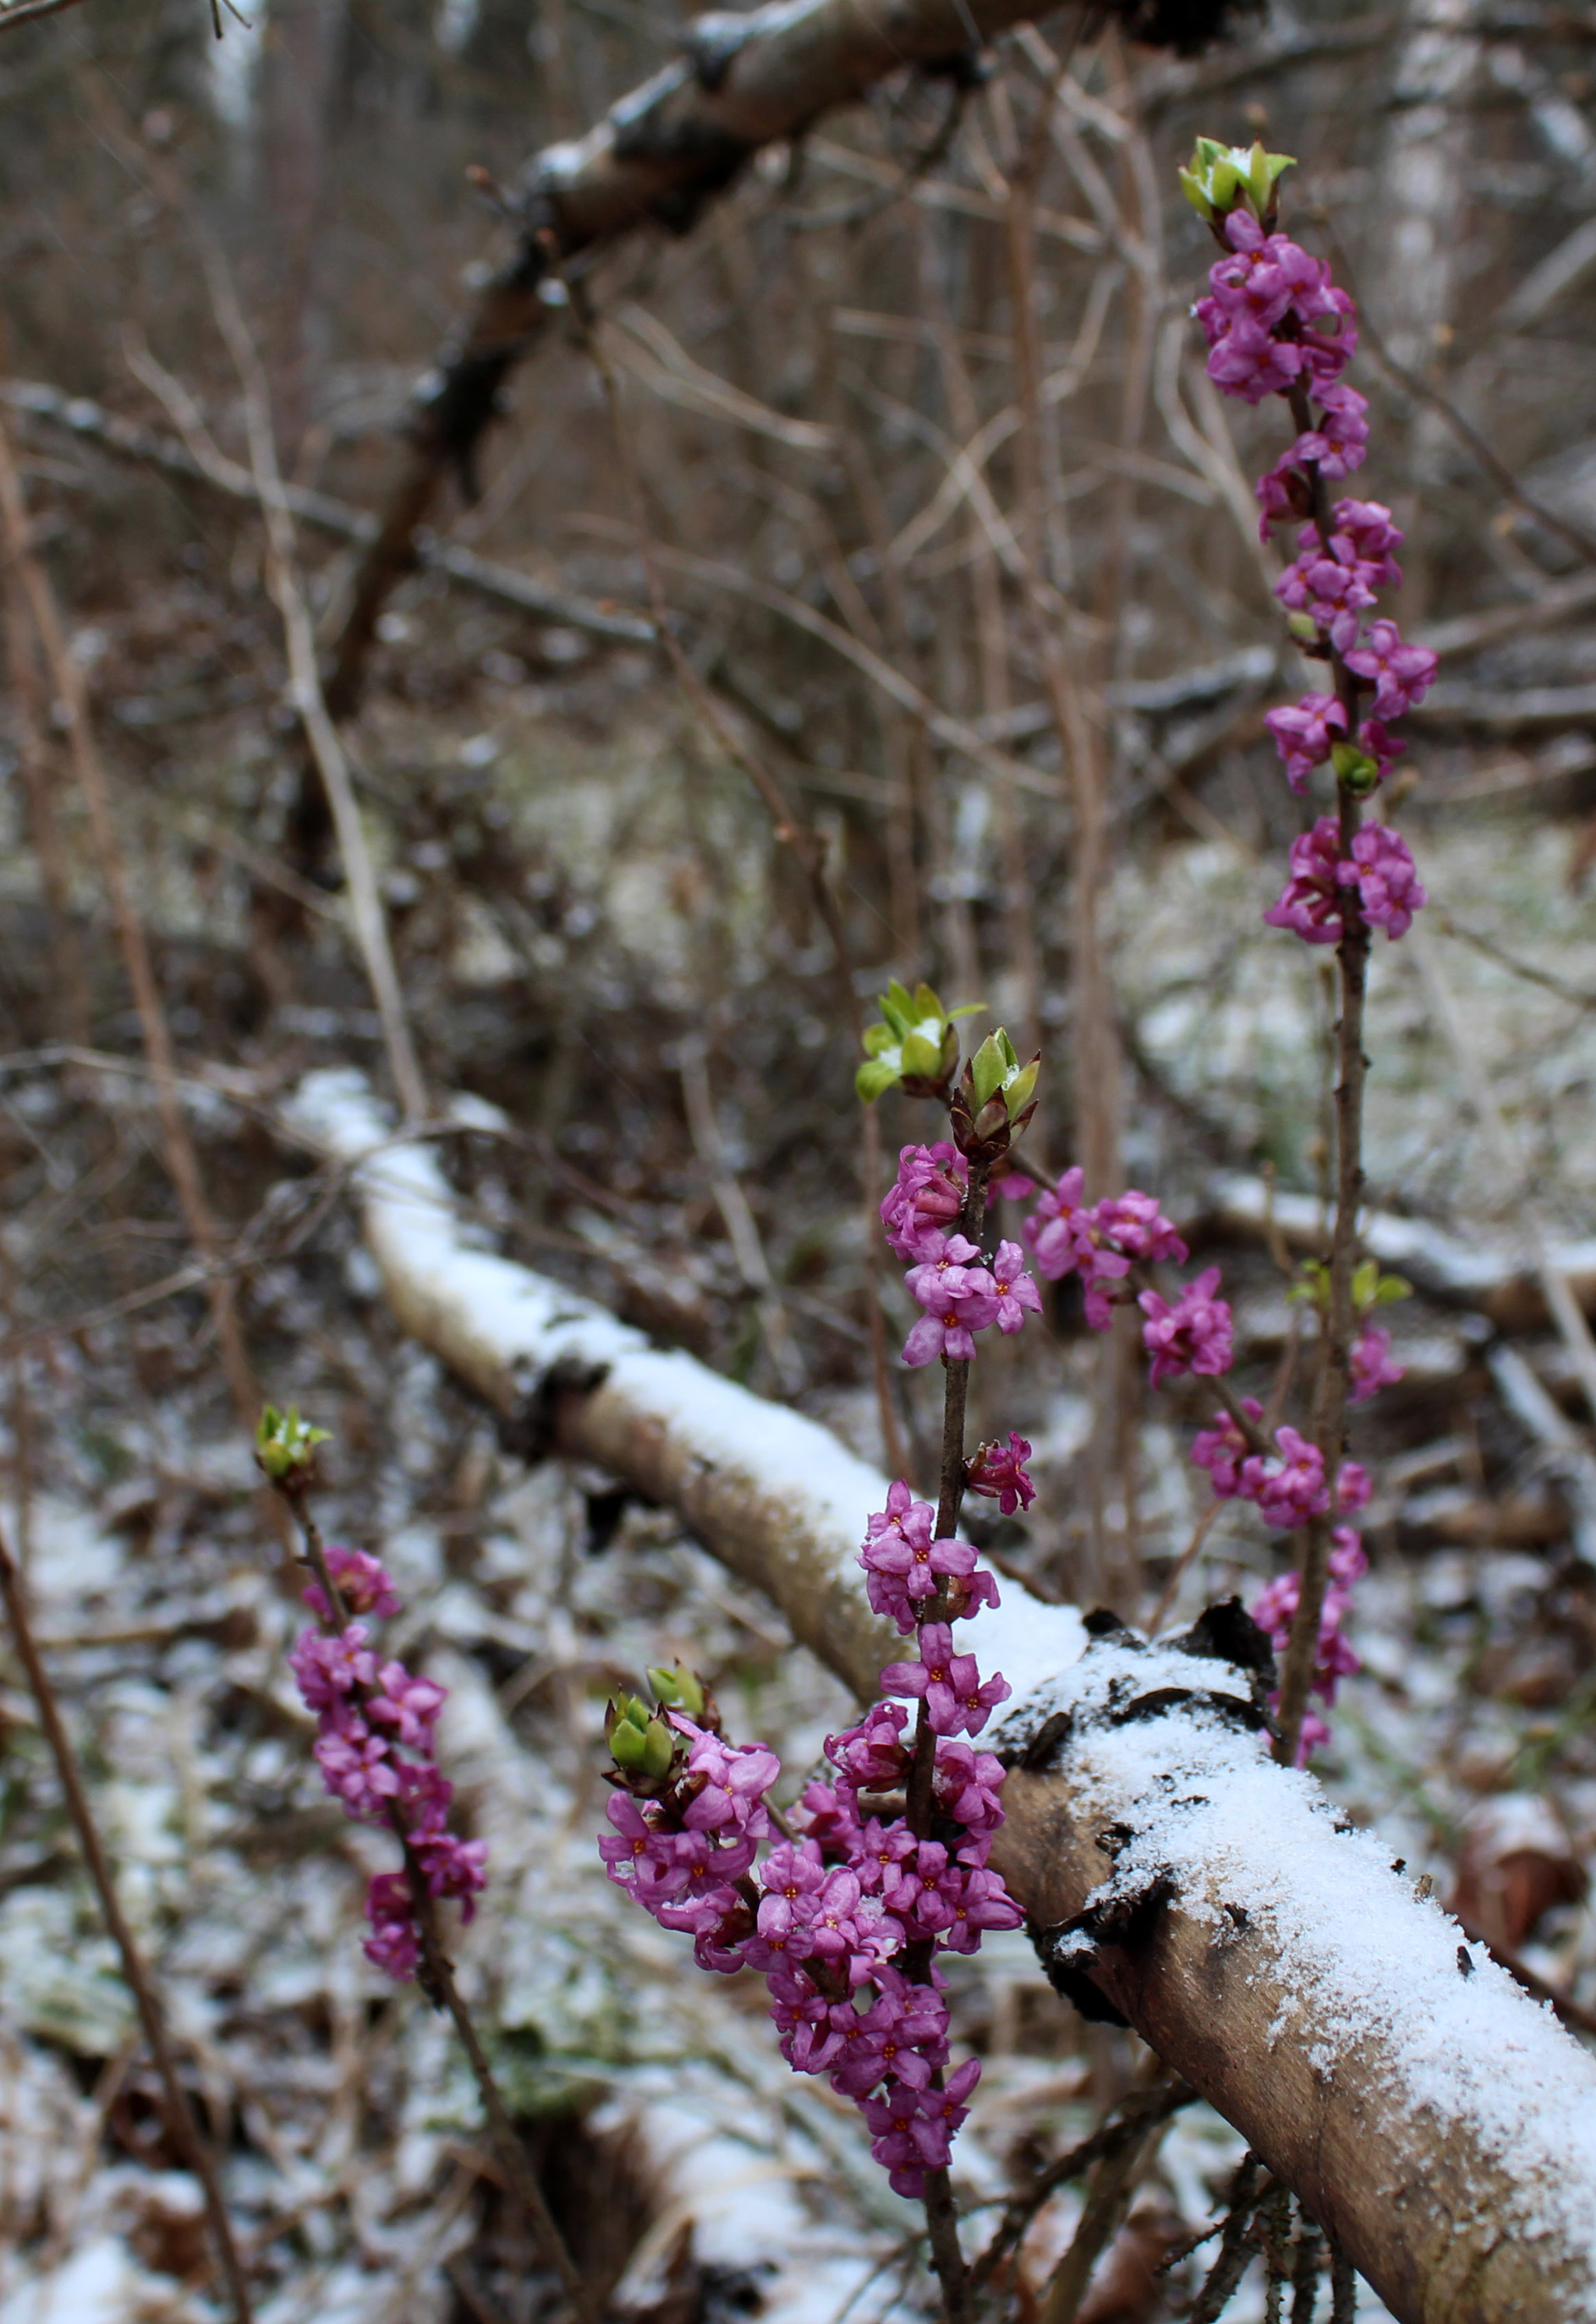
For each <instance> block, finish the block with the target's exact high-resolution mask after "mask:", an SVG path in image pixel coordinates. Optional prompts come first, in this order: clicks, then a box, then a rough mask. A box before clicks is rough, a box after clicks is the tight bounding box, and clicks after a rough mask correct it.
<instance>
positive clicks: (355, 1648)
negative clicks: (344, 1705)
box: [288, 1622, 377, 1711]
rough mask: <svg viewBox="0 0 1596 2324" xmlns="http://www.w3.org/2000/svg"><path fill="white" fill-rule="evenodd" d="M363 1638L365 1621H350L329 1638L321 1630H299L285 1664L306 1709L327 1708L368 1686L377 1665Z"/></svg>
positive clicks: (327, 1709)
mask: <svg viewBox="0 0 1596 2324" xmlns="http://www.w3.org/2000/svg"><path fill="white" fill-rule="evenodd" d="M365 1637H366V1632H365V1624H364V1622H351V1623H350V1625H349V1627H348V1628H347V1629H346V1630H339V1631H337V1633H335V1635H334V1636H332V1637H327V1636H326V1635H325V1634H324V1633H323V1632H322V1631H320V1630H305V1631H302V1632H301V1633H300V1637H299V1638H298V1639H297V1640H296V1642H295V1644H294V1646H293V1650H292V1652H291V1654H290V1655H289V1658H288V1665H289V1668H290V1669H291V1671H292V1673H293V1674H294V1677H295V1679H296V1680H297V1681H298V1683H299V1689H300V1695H301V1697H302V1698H303V1700H304V1701H305V1703H306V1705H307V1707H308V1708H309V1710H311V1711H330V1710H331V1709H333V1708H334V1706H335V1705H336V1704H337V1703H339V1702H341V1701H344V1699H345V1698H346V1696H348V1695H351V1694H353V1693H354V1692H355V1689H356V1688H357V1687H362V1686H370V1684H371V1683H372V1681H373V1680H374V1677H375V1676H376V1668H377V1665H376V1657H375V1656H374V1655H373V1653H372V1652H371V1649H370V1648H369V1647H368V1646H367V1645H366V1643H365Z"/></svg>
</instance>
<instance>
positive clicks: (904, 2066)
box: [831, 1970, 947, 2098]
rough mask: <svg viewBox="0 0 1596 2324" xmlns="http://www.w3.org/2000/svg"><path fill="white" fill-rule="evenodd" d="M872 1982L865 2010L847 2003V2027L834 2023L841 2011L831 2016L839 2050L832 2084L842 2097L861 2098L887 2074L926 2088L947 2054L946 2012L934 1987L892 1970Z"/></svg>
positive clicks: (915, 2087) (901, 2082)
mask: <svg viewBox="0 0 1596 2324" xmlns="http://www.w3.org/2000/svg"><path fill="white" fill-rule="evenodd" d="M877 1982H878V1988H879V1989H878V1992H877V1997H876V1999H875V2001H874V2002H873V2003H872V2006H871V2007H870V2008H869V2009H867V2010H863V2011H855V2010H853V2008H852V2007H851V2006H850V2007H849V2009H848V2015H849V2016H850V2017H851V2018H853V2024H852V2025H849V2024H846V2023H844V2024H840V2025H838V2024H836V2019H837V2017H838V2016H840V2015H841V2013H840V2011H839V2012H837V2013H836V2014H835V2015H834V2018H833V2024H834V2026H835V2030H836V2032H837V2033H838V2036H839V2039H838V2049H839V2051H840V2052H841V2053H842V2054H841V2056H840V2057H839V2059H838V2061H837V2062H836V2063H835V2065H834V2066H833V2068H832V2074H831V2086H832V2088H833V2089H835V2090H837V2091H839V2092H840V2093H841V2095H842V2096H843V2097H844V2098H864V2097H865V2096H866V2095H867V2094H868V2093H869V2092H870V2091H871V2090H872V2089H874V2088H875V2086H876V2084H877V2083H878V2082H880V2081H881V2080H882V2079H883V2077H885V2076H888V2075H890V2076H891V2077H893V2078H894V2080H897V2081H898V2083H899V2085H900V2086H901V2087H902V2088H904V2089H910V2090H918V2089H927V2088H928V2086H929V2084H930V2080H931V2077H932V2074H933V2073H934V2072H935V2071H936V2068H937V2067H938V2066H939V2065H941V2064H942V2063H943V2062H944V2061H945V2060H946V2056H947V2010H946V2007H945V2006H944V2004H943V2002H942V2000H941V1997H939V1996H938V1995H937V1994H936V1992H935V1991H934V1990H933V1988H932V1987H930V1986H928V1985H911V1984H909V1981H908V1979H907V1978H903V1977H900V1976H899V1975H898V1974H897V1973H896V1972H895V1971H892V1970H887V1971H885V1972H884V1973H883V1975H882V1977H881V1978H879V1979H878V1980H877Z"/></svg>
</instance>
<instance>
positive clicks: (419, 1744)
mask: <svg viewBox="0 0 1596 2324" xmlns="http://www.w3.org/2000/svg"><path fill="white" fill-rule="evenodd" d="M377 1684H378V1685H379V1687H380V1688H381V1690H382V1691H381V1692H380V1693H377V1694H374V1695H373V1696H372V1697H371V1699H370V1700H369V1701H368V1702H367V1704H366V1711H367V1713H368V1715H369V1716H370V1717H371V1718H373V1719H374V1720H377V1722H378V1724H379V1725H381V1726H383V1727H392V1728H393V1729H396V1730H397V1733H398V1738H399V1740H400V1741H401V1743H405V1744H408V1745H409V1746H410V1748H411V1750H413V1751H428V1752H429V1751H430V1750H431V1748H432V1733H433V1729H434V1728H435V1727H436V1726H437V1724H438V1712H439V1711H441V1710H442V1708H443V1705H444V1703H445V1702H446V1701H447V1699H448V1690H447V1687H442V1686H439V1685H438V1683H437V1682H436V1680H434V1679H429V1678H412V1677H411V1674H410V1672H409V1671H407V1670H406V1668H405V1666H404V1665H403V1664H402V1663H392V1662H390V1663H383V1665H382V1666H381V1668H380V1669H379V1670H378V1672H377Z"/></svg>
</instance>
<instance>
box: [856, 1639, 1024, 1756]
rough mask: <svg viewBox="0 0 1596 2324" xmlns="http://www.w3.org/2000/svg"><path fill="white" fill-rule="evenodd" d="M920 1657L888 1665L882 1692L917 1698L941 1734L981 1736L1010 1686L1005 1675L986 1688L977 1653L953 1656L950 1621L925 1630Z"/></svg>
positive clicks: (996, 1678)
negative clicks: (915, 1659)
mask: <svg viewBox="0 0 1596 2324" xmlns="http://www.w3.org/2000/svg"><path fill="white" fill-rule="evenodd" d="M919 1646H920V1659H919V1661H918V1662H914V1663H889V1664H888V1665H887V1666H886V1668H885V1670H883V1671H882V1673H881V1692H883V1694H898V1695H911V1696H913V1695H918V1697H919V1698H920V1700H921V1701H923V1702H924V1703H925V1706H926V1716H927V1720H929V1721H930V1724H931V1727H932V1729H933V1731H934V1732H935V1733H936V1734H938V1735H956V1734H957V1733H958V1731H959V1729H960V1728H961V1727H962V1728H964V1729H965V1730H966V1731H967V1732H968V1733H969V1734H971V1735H976V1734H979V1733H980V1731H981V1729H982V1728H983V1727H984V1726H985V1724H986V1722H987V1720H988V1719H989V1718H990V1717H991V1716H992V1712H993V1711H995V1710H996V1708H997V1706H998V1704H999V1703H1000V1702H1007V1701H1008V1700H1009V1695H1010V1688H1009V1686H1008V1683H1007V1682H1006V1681H1005V1680H1004V1679H1002V1678H1001V1677H992V1678H990V1679H988V1680H987V1681H986V1683H984V1685H983V1683H982V1681H981V1674H980V1671H979V1669H978V1668H977V1666H976V1662H975V1657H974V1655H959V1654H955V1652H954V1643H953V1632H952V1630H951V1629H950V1628H948V1626H947V1624H946V1622H927V1623H926V1624H925V1625H924V1626H923V1628H921V1631H920V1637H919Z"/></svg>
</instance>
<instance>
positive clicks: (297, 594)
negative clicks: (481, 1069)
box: [201, 239, 427, 1121]
mask: <svg viewBox="0 0 1596 2324" xmlns="http://www.w3.org/2000/svg"><path fill="white" fill-rule="evenodd" d="M201 254H202V256H203V259H204V263H205V272H206V279H207V282H208V287H209V291H210V301H211V306H212V309H214V311H215V314H216V318H217V325H218V327H219V328H220V330H221V333H222V337H224V338H225V339H226V343H227V350H228V353H229V354H230V355H232V358H233V362H234V365H235V369H236V371H237V373H238V377H239V383H240V384H241V386H242V387H243V390H244V425H245V428H246V429H247V430H248V434H249V453H250V465H251V467H252V469H253V471H254V483H255V490H256V492H257V493H258V494H259V496H260V503H261V508H262V511H263V514H264V516H265V520H266V541H267V559H266V576H267V582H268V586H270V588H271V591H272V596H273V597H274V598H275V599H276V601H277V609H278V612H279V613H281V616H282V629H283V637H284V641H285V642H286V644H287V648H288V666H289V682H290V686H291V689H292V694H293V702H294V708H295V709H296V710H297V711H298V713H299V715H300V723H301V724H302V725H303V727H304V730H305V738H306V740H307V742H309V746H310V753H311V756H312V757H313V758H314V760H315V761H316V768H317V771H318V774H319V775H320V777H321V779H322V782H323V784H324V786H325V788H326V790H327V797H328V806H329V807H331V809H332V816H333V825H334V828H335V830H336V831H337V838H338V850H339V853H340V854H341V855H342V856H343V859H344V871H345V874H346V877H347V879H348V881H349V900H350V904H351V906H352V908H353V914H354V920H355V938H356V941H357V942H358V944H359V945H360V951H361V956H362V958H363V960H364V964H365V973H366V976H367V978H368V980H369V981H370V983H371V988H372V992H373V995H374V999H375V1001H376V1004H377V1014H378V1016H379V1017H380V1018H381V1019H382V1024H383V1043H384V1045H385V1047H386V1048H387V1051H388V1065H389V1070H390V1071H391V1072H392V1075H393V1085H394V1088H395V1089H396V1090H397V1092H398V1093H399V1102H400V1105H401V1109H402V1111H403V1113H404V1117H405V1120H407V1121H421V1120H425V1119H426V1114H427V1091H426V1085H425V1084H424V1083H423V1081H422V1079H421V1068H420V1064H419V1062H418V1060H417V1057H416V1050H415V1044H414V1042H413V1041H412V1040H411V1029H410V1024H409V1020H408V1019H407V1018H406V1016H405V1010H404V995H403V993H402V991H401V989H400V982H399V972H398V969H397V968H396V967H395V965H394V961H393V951H392V945H390V944H389V941H388V923H387V920H386V918H385V917H384V915H383V899H382V896H381V894H380V892H379V890H378V888H377V875H376V870H375V867H374V864H373V862H372V854H371V849H370V847H369V846H368V844H367V843H366V836H365V832H364V828H363V826H362V824H361V820H360V808H359V806H358V804H357V802H356V800H355V785H354V783H353V781H352V780H351V779H350V775H349V763H348V761H347V759H346V756H345V754H344V746H343V744H342V742H340V741H339V739H338V732H337V727H336V726H335V725H334V724H333V722H332V720H331V719H330V718H329V717H328V709H327V701H326V698H325V696H323V694H322V690H321V676H320V672H319V671H318V669H317V665H316V632H315V628H314V626H313V624H312V622H311V619H310V609H309V605H308V604H306V602H305V592H304V588H303V586H302V585H301V583H300V576H299V568H298V560H297V558H296V554H295V549H294V527H293V517H292V514H291V511H290V509H289V505H288V501H287V498H286V496H285V494H284V492H283V488H282V475H281V470H280V469H279V467H278V465H277V446H276V442H275V439H274V438H273V435H272V409H271V401H270V397H269V393H268V391H267V387H266V377H265V374H264V372H263V370H262V368H261V360H260V356H259V355H257V354H256V352H255V345H254V339H253V338H252V337H251V336H250V331H249V326H248V325H247V324H246V323H245V321H244V314H243V310H242V309H240V307H239V304H238V300H237V297H236V294H235V291H234V289H233V282H232V278H231V276H230V275H229V274H228V272H227V270H226V264H225V263H224V261H223V259H222V257H221V254H220V253H219V252H218V251H217V249H216V248H215V246H214V245H213V244H211V243H210V241H209V240H208V239H206V240H205V241H204V242H203V243H202V244H201Z"/></svg>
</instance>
